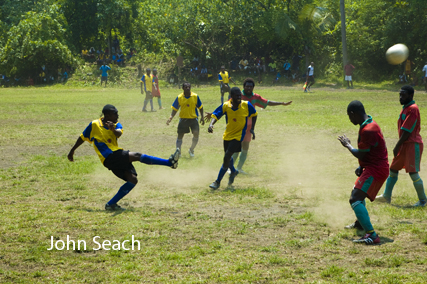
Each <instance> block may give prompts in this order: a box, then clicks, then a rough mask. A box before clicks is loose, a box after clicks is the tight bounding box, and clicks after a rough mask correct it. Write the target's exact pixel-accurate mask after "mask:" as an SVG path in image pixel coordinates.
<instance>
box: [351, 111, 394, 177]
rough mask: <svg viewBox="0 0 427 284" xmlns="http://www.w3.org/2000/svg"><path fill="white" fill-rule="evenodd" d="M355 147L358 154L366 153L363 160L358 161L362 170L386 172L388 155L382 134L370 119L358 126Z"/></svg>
mask: <svg viewBox="0 0 427 284" xmlns="http://www.w3.org/2000/svg"><path fill="white" fill-rule="evenodd" d="M357 147H358V148H359V151H360V152H367V153H366V155H365V157H364V158H363V160H359V165H360V166H361V167H362V168H371V169H372V168H375V169H376V170H378V172H382V171H383V170H385V171H387V172H388V169H389V166H388V154H387V147H386V145H385V140H384V136H383V133H382V132H381V129H380V127H379V125H378V124H377V123H376V122H375V121H374V120H372V117H371V116H369V118H368V119H367V120H366V121H365V122H363V123H362V124H361V125H360V130H359V138H358V140H357Z"/></svg>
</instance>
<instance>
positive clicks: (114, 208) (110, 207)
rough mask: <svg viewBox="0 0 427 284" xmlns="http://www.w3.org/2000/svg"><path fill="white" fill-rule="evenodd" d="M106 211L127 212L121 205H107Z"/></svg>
mask: <svg viewBox="0 0 427 284" xmlns="http://www.w3.org/2000/svg"><path fill="white" fill-rule="evenodd" d="M105 210H108V211H116V210H125V209H124V208H122V207H121V206H120V205H118V204H117V203H116V204H111V205H109V204H108V203H107V204H105Z"/></svg>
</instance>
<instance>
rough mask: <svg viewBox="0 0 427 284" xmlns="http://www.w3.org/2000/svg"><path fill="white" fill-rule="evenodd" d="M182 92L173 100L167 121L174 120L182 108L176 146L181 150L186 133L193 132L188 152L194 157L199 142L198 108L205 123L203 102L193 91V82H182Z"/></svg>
mask: <svg viewBox="0 0 427 284" xmlns="http://www.w3.org/2000/svg"><path fill="white" fill-rule="evenodd" d="M182 90H183V91H184V92H183V93H181V94H180V95H179V96H178V97H177V98H176V99H175V101H174V102H173V104H172V106H171V108H172V113H171V116H170V117H169V119H168V120H167V121H166V125H169V123H170V122H171V121H172V119H173V117H174V116H175V115H176V113H177V112H178V109H179V108H181V110H180V112H179V123H178V138H177V139H176V148H178V149H179V150H180V151H181V146H182V139H183V138H184V134H186V133H190V129H191V132H192V133H193V142H192V144H191V147H190V149H188V153H189V154H190V157H191V158H193V157H194V148H196V145H197V143H198V142H199V123H198V116H199V114H198V112H197V109H199V110H200V115H201V118H202V119H201V120H200V123H201V124H202V125H204V124H205V121H204V120H203V104H202V102H201V101H200V98H199V96H198V95H197V94H195V93H193V92H192V91H191V84H190V83H188V82H184V83H183V84H182Z"/></svg>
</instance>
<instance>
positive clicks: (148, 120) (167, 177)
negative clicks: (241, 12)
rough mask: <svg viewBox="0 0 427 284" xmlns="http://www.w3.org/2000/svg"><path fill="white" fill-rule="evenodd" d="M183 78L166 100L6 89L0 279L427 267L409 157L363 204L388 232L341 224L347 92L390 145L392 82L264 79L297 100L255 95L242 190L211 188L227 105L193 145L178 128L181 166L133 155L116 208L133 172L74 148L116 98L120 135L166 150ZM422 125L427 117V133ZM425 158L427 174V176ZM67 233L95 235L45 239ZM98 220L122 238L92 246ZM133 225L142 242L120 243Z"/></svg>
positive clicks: (151, 150) (164, 279)
mask: <svg viewBox="0 0 427 284" xmlns="http://www.w3.org/2000/svg"><path fill="white" fill-rule="evenodd" d="M179 91H180V90H179V89H177V88H174V89H172V88H163V89H162V101H163V105H164V106H165V107H166V108H167V109H165V110H161V111H157V112H155V113H142V112H141V108H142V103H143V97H142V96H141V94H140V93H139V90H138V89H126V90H124V89H118V88H117V89H113V88H100V87H93V88H77V89H71V88H67V87H45V88H22V89H19V88H10V89H0V98H1V101H0V111H1V114H2V117H3V119H2V121H3V122H2V128H1V129H2V135H1V136H0V188H1V190H0V216H1V223H0V282H1V283H425V282H426V279H427V218H426V217H427V208H418V209H413V208H411V207H410V205H411V204H413V203H415V202H416V201H417V197H416V193H415V190H414V188H413V186H412V182H411V180H410V178H409V176H408V175H407V174H405V173H404V172H401V173H400V178H399V181H398V183H397V184H396V187H395V190H394V195H393V202H392V205H388V204H377V203H375V202H374V203H370V202H368V205H367V208H368V211H369V212H370V215H371V221H372V223H373V225H374V227H375V229H376V231H377V232H378V233H379V235H380V237H381V240H382V245H380V246H373V247H372V246H365V245H360V244H359V245H357V244H353V243H352V240H353V239H356V238H360V236H361V235H362V232H360V231H359V232H356V231H348V230H344V229H343V227H344V226H345V225H347V224H349V223H351V222H353V221H354V220H355V217H354V213H353V211H352V210H351V207H350V205H349V203H348V198H349V195H350V192H351V189H352V187H353V184H354V181H355V179H356V176H355V175H354V169H355V168H356V167H357V160H356V159H355V158H353V157H352V156H351V154H350V153H349V152H348V151H347V150H346V149H345V148H343V147H342V146H341V144H340V143H339V141H338V140H337V138H336V137H337V136H338V135H342V134H346V135H347V136H348V137H349V138H350V139H351V140H352V142H353V145H356V144H357V132H358V127H357V126H354V125H353V124H351V123H350V121H349V120H348V117H347V114H346V108H347V105H348V103H349V102H350V101H352V100H354V99H358V100H361V101H362V102H363V103H364V105H365V108H366V110H367V113H368V114H371V115H372V116H373V118H374V119H375V120H376V121H377V122H378V124H379V125H380V126H381V128H382V130H383V133H384V136H385V138H386V142H387V146H388V149H389V154H391V153H392V149H393V146H394V144H395V143H396V142H397V138H398V137H397V125H396V124H397V118H398V115H399V112H400V110H401V106H400V104H399V101H398V93H397V91H398V87H396V90H395V91H390V90H378V89H376V90H369V89H366V88H365V89H363V90H357V89H354V90H345V89H334V88H327V87H322V88H316V87H314V88H313V90H312V92H311V93H308V94H306V93H303V92H302V88H301V87H300V86H299V87H298V88H296V87H262V86H256V88H255V91H256V92H258V93H259V94H261V95H262V96H264V97H266V98H268V99H270V100H274V101H289V100H292V101H293V103H292V105H291V106H288V107H283V106H277V107H268V108H266V109H265V110H260V109H258V111H259V118H258V122H257V127H256V135H257V136H256V140H255V141H252V143H251V148H250V151H249V155H248V159H247V161H246V164H245V167H244V169H245V171H247V172H248V173H250V175H248V176H241V175H239V176H237V177H236V180H235V188H234V189H233V190H227V189H225V185H226V181H227V178H228V177H227V176H226V177H225V180H224V182H223V184H222V186H221V188H220V190H218V191H215V192H213V191H211V190H209V188H208V186H209V184H210V183H211V182H212V181H214V180H215V178H216V176H217V173H218V170H219V168H220V166H221V163H222V157H223V150H222V132H223V127H224V124H225V120H224V119H223V120H222V121H220V122H218V123H217V124H216V128H215V132H214V133H213V134H208V133H207V125H205V126H202V127H201V136H200V141H199V144H198V146H197V148H196V152H195V153H196V157H195V158H194V159H189V157H188V153H187V152H186V151H185V150H186V149H188V147H189V146H190V144H191V136H189V135H186V136H185V137H184V143H183V149H184V154H183V157H182V159H181V160H180V162H179V167H178V169H176V170H172V169H169V168H167V167H159V166H147V165H143V164H140V163H134V165H135V168H136V170H137V172H138V174H139V176H138V177H139V183H138V185H137V186H136V187H135V188H134V189H133V191H132V192H131V193H130V194H129V195H128V196H126V197H125V198H124V199H123V200H122V201H121V202H120V204H121V205H122V206H124V207H125V208H127V210H125V211H122V212H106V211H105V210H104V204H105V203H106V202H107V201H108V200H109V199H110V198H111V197H112V196H113V195H114V194H115V193H116V192H117V190H118V188H119V187H120V186H121V184H122V183H123V182H122V181H121V180H119V179H118V178H116V177H115V176H114V175H113V174H112V173H111V172H109V171H108V170H107V169H106V168H104V167H103V166H102V164H101V163H100V162H99V159H98V157H97V155H96V154H95V152H94V150H93V149H91V148H92V147H91V146H90V145H89V144H88V143H85V144H83V145H82V146H81V147H80V148H79V149H78V150H77V151H76V154H75V162H74V163H71V162H69V161H68V160H67V158H66V155H67V154H68V151H69V150H70V148H71V147H72V145H73V144H74V142H75V141H76V139H77V138H78V136H79V135H80V133H81V132H82V131H83V130H84V129H85V127H86V126H87V125H88V123H89V122H90V121H91V120H93V119H96V118H98V117H99V116H100V114H101V109H102V107H103V105H105V104H107V103H111V104H114V105H115V106H116V107H117V108H118V110H119V115H120V118H119V121H120V122H121V123H122V124H123V127H124V134H123V136H122V137H121V138H120V140H119V145H120V146H121V147H123V148H124V149H129V150H132V151H138V152H142V153H146V154H149V155H154V156H159V157H163V158H167V157H169V155H170V154H171V153H172V152H173V151H174V149H175V140H176V126H177V123H178V119H177V117H176V118H175V119H174V120H173V121H172V123H171V125H170V126H166V124H165V123H166V120H167V118H168V117H169V114H170V109H169V106H170V105H171V104H172V102H173V100H174V99H175V97H176V96H177V95H178V94H179ZM193 91H194V92H196V93H198V94H199V95H200V97H201V99H202V102H203V104H204V109H205V111H213V110H214V108H216V107H217V106H218V105H219V102H220V97H219V90H218V88H217V87H197V88H193ZM415 100H416V102H417V104H418V105H419V107H420V109H421V115H422V121H423V122H424V121H427V120H426V119H427V112H426V111H425V107H426V106H427V98H426V97H425V95H424V93H423V92H416V94H415ZM154 105H155V106H156V107H157V101H154ZM426 131H427V127H424V126H423V127H422V133H421V134H422V136H423V137H424V138H425V139H426V137H427V132H426ZM389 158H390V159H391V156H390V157H389ZM425 161H426V160H425V159H424V161H423V162H422V165H421V168H422V169H421V173H420V174H421V177H422V178H424V180H427V175H426V174H425V173H426V168H427V164H426V162H425ZM382 190H383V189H382ZM382 190H381V192H382ZM67 236H69V237H70V238H71V239H72V240H74V241H75V242H76V244H77V241H78V240H81V241H82V240H83V241H85V242H86V243H87V246H86V249H84V247H83V246H81V247H80V249H77V248H76V249H75V250H72V249H70V250H67V249H66V248H65V249H63V250H58V249H55V248H54V249H53V250H48V249H49V248H50V246H51V239H52V238H53V239H54V240H55V241H56V240H63V241H65V242H66V240H67ZM96 236H99V238H97V239H96V240H97V241H98V242H100V243H101V242H103V241H105V240H109V241H111V242H113V244H116V246H115V247H114V246H113V247H107V246H105V247H104V249H100V250H94V248H97V244H96V243H94V242H93V238H94V237H96ZM132 236H134V239H136V240H138V241H139V242H140V250H138V249H134V250H124V249H123V247H121V248H122V249H120V250H118V249H117V248H118V245H117V243H118V242H120V243H122V242H124V241H126V240H132ZM114 240H116V241H114ZM80 244H83V242H80ZM126 246H127V247H128V248H129V247H130V242H128V243H127V244H126ZM136 247H137V246H136ZM108 248H110V250H107V249H108ZM113 248H115V249H113Z"/></svg>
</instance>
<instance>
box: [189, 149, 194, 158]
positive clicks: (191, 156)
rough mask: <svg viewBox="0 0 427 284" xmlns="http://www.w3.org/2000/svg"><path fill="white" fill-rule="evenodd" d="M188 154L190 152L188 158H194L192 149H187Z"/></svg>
mask: <svg viewBox="0 0 427 284" xmlns="http://www.w3.org/2000/svg"><path fill="white" fill-rule="evenodd" d="M188 154H190V158H194V150H193V151H191V149H188Z"/></svg>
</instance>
